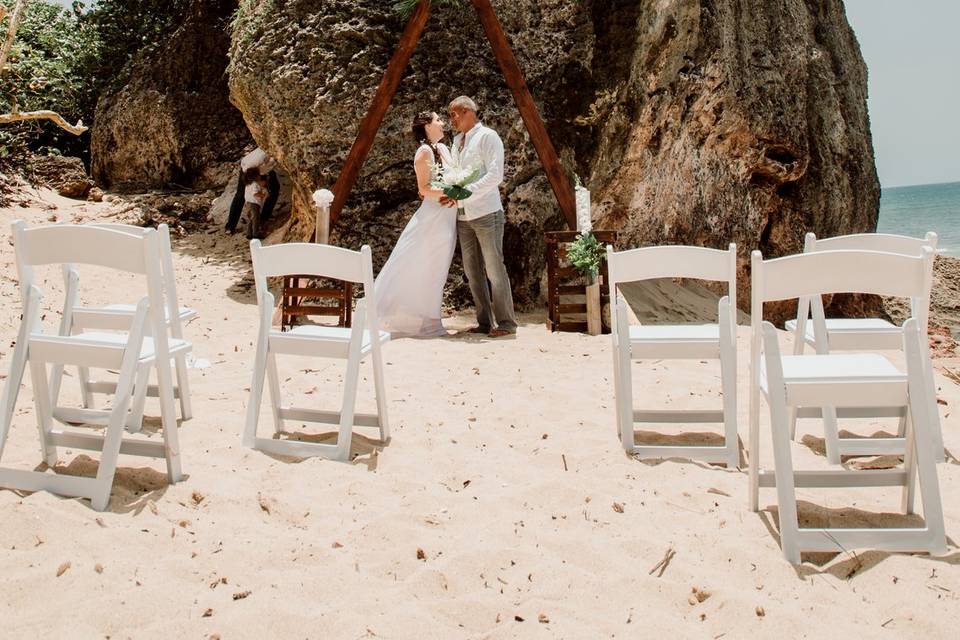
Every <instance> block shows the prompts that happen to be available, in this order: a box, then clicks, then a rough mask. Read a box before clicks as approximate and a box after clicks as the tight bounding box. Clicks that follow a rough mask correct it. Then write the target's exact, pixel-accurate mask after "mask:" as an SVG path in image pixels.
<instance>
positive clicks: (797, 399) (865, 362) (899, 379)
mask: <svg viewBox="0 0 960 640" xmlns="http://www.w3.org/2000/svg"><path fill="white" fill-rule="evenodd" d="M781 363H782V366H783V384H784V387H785V388H786V393H787V401H788V403H789V404H790V405H792V406H801V407H802V406H818V405H820V404H824V403H823V402H822V400H823V399H824V398H827V397H830V396H833V398H834V399H833V405H832V406H837V407H864V406H874V405H876V404H877V402H876V399H877V397H884V398H886V399H887V400H889V402H890V406H894V405H901V404H904V403H905V402H906V390H907V374H906V373H903V372H902V371H900V370H899V369H897V368H896V367H895V366H894V365H893V364H892V363H891V362H890V361H889V360H887V359H886V358H884V357H883V356H880V355H877V354H873V353H854V354H842V355H836V354H829V355H810V356H781ZM760 376H761V378H760V389H761V391H762V392H763V394H764V395H769V387H768V378H767V367H766V362H765V361H761V363H760ZM817 398H820V399H821V402H820V403H818V402H816V399H817ZM827 404H829V403H827Z"/></svg>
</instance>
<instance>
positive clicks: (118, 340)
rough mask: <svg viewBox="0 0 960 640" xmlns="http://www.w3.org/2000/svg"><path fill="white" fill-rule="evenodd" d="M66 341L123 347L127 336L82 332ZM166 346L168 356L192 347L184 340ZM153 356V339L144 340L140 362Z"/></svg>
mask: <svg viewBox="0 0 960 640" xmlns="http://www.w3.org/2000/svg"><path fill="white" fill-rule="evenodd" d="M68 339H74V340H80V341H83V342H86V343H93V344H99V345H104V346H113V345H120V346H124V345H126V344H127V336H126V335H125V334H122V333H109V332H103V331H84V332H83V333H78V334H76V335H73V336H69V338H68ZM167 344H168V345H169V347H170V355H171V356H172V355H175V354H177V353H180V352H186V351H190V350H191V349H192V348H193V345H192V344H191V343H189V342H187V341H186V340H178V339H177V338H169V339H168V340H167ZM154 354H155V348H154V345H153V338H146V337H145V338H144V339H143V346H142V347H141V348H140V360H141V361H142V360H152V359H153V357H154Z"/></svg>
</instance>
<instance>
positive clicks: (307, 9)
mask: <svg viewBox="0 0 960 640" xmlns="http://www.w3.org/2000/svg"><path fill="white" fill-rule="evenodd" d="M390 4H391V3H389V2H382V1H381V0H289V1H288V2H284V3H273V2H265V1H252V2H249V3H243V4H242V6H241V9H240V11H239V13H238V16H237V18H236V20H235V21H234V23H233V44H232V49H231V68H230V91H231V99H232V101H233V102H234V104H236V105H237V107H239V109H240V110H241V111H242V112H243V114H244V118H245V120H246V122H247V124H248V126H249V128H250V130H251V132H252V133H253V135H254V138H255V139H256V140H257V142H258V143H259V144H260V145H261V146H263V147H265V148H266V149H268V150H269V151H270V152H271V153H272V154H274V155H275V156H276V157H277V158H278V159H279V162H280V164H281V165H282V166H283V168H284V169H285V170H286V171H287V172H288V173H289V174H290V176H291V180H292V183H293V200H294V222H293V224H292V225H291V227H290V231H289V234H290V235H291V236H294V237H300V238H305V237H308V236H309V235H310V234H311V233H312V219H313V213H312V211H311V210H310V205H309V194H310V192H312V191H313V190H314V189H316V188H319V187H330V186H332V184H333V183H334V181H335V179H336V177H337V174H338V171H339V169H340V167H341V165H342V162H343V159H344V157H345V156H346V154H347V152H348V150H349V148H350V146H351V144H352V142H353V139H354V136H355V135H356V132H357V129H358V124H359V121H360V120H361V119H362V117H363V116H364V114H365V112H366V109H367V107H368V105H369V102H370V99H371V97H372V96H373V93H374V91H375V89H376V87H377V84H378V82H379V81H380V79H381V76H382V74H383V71H384V69H385V68H386V65H387V63H388V62H389V59H390V56H391V54H392V52H393V49H394V47H395V46H396V44H397V42H398V40H399V36H400V33H401V32H402V29H403V22H402V21H401V20H400V19H399V18H397V17H396V16H395V15H393V14H392V13H391V12H390ZM493 4H494V6H495V8H496V10H497V13H498V15H499V18H500V21H501V22H502V23H503V26H504V29H505V31H506V33H507V34H508V37H509V38H510V40H511V42H512V45H513V48H514V52H515V53H516V55H517V58H518V60H519V62H520V65H521V68H522V69H523V70H524V72H525V74H526V78H527V82H528V85H529V86H530V89H531V91H532V93H533V95H534V98H535V99H536V101H537V103H538V106H539V107H540V110H541V113H542V115H543V117H544V119H545V121H546V123H547V127H548V129H549V130H550V131H551V134H552V137H553V141H554V144H555V145H556V147H557V149H558V151H559V153H560V155H561V158H562V160H563V161H564V163H565V164H566V165H567V166H568V167H569V169H570V170H571V171H575V172H576V173H577V174H579V175H580V177H581V178H582V179H583V181H584V183H585V184H586V185H587V186H588V187H589V188H590V189H591V190H593V192H594V197H593V200H594V203H595V214H594V218H595V223H594V226H595V227H596V228H613V229H617V230H619V231H620V232H621V238H622V246H624V247H633V246H640V245H649V244H662V243H686V244H699V245H704V246H712V247H726V245H727V243H729V242H736V243H737V244H738V246H739V247H740V257H741V272H742V275H743V276H747V275H748V273H747V265H748V261H749V252H750V250H752V249H757V248H759V249H760V250H761V251H763V253H764V255H767V256H776V255H782V254H786V253H791V252H796V251H799V250H800V249H801V248H802V237H803V233H804V231H806V230H813V231H815V232H816V233H817V234H818V235H821V236H827V235H835V234H839V233H849V232H860V231H870V230H873V229H874V228H875V225H876V217H877V210H878V203H879V182H878V180H877V176H876V171H875V167H874V161H873V149H872V142H871V137H870V130H869V121H868V117H867V109H866V68H865V65H864V63H863V60H862V58H861V55H860V51H859V47H858V45H857V42H856V40H855V37H854V34H853V32H852V30H851V29H850V27H849V25H848V24H847V21H846V17H845V14H844V9H843V4H842V2H841V0H822V1H821V2H809V1H806V0H783V1H782V2H776V3H770V2H766V1H765V0H700V1H695V0H660V1H658V2H622V1H619V0H586V1H579V0H576V1H575V0H494V3H493ZM462 93H467V94H471V95H472V96H473V97H475V98H476V100H477V102H478V103H479V104H480V106H481V109H482V111H483V117H484V120H485V122H486V123H487V124H488V125H490V126H492V127H493V128H495V129H497V130H498V131H499V132H500V134H501V136H502V137H503V139H504V142H505V145H506V149H507V165H508V168H507V174H506V183H505V185H504V187H503V193H504V196H505V198H506V203H507V230H506V235H505V252H506V254H507V262H508V269H509V271H510V275H511V279H512V281H513V283H514V289H515V296H516V298H517V299H518V300H520V301H521V302H536V301H540V300H542V298H543V287H542V274H543V270H544V248H543V240H542V233H543V231H544V230H551V229H560V228H563V225H564V222H563V219H562V217H561V216H560V214H559V212H558V210H557V207H556V204H555V201H554V199H553V196H552V193H551V191H550V189H549V186H548V184H547V182H546V178H545V176H544V174H543V172H542V170H541V169H540V167H539V163H538V162H537V159H536V155H535V152H534V150H533V147H532V145H531V144H530V143H529V140H528V138H527V135H526V132H525V129H524V127H523V125H522V121H521V120H520V117H519V113H518V112H517V110H516V108H515V106H514V104H513V101H512V98H511V97H510V93H509V91H508V89H507V87H506V86H505V84H504V81H503V80H502V78H501V76H500V73H499V69H498V68H497V65H496V63H495V61H494V59H493V56H492V54H491V53H490V49H489V45H488V44H487V41H486V38H485V37H484V35H483V32H482V29H481V27H480V25H479V22H478V20H477V19H476V17H475V14H474V11H473V9H472V8H471V7H470V3H469V2H466V3H463V4H461V5H460V6H459V7H442V8H437V9H435V10H434V12H433V16H432V17H431V20H430V23H429V25H428V27H427V31H426V33H425V34H424V37H423V38H422V40H421V42H420V45H419V48H418V50H417V52H416V53H415V54H414V57H413V60H412V62H411V65H410V68H409V70H408V72H407V74H406V76H405V77H404V80H403V83H402V85H401V88H400V91H399V93H398V95H397V97H396V98H395V100H394V103H393V105H394V106H393V107H392V108H391V110H390V112H389V113H388V115H387V119H386V121H385V123H384V125H383V127H382V128H381V131H380V133H379V135H378V137H377V140H376V142H375V144H374V148H373V151H372V153H371V156H370V158H369V159H368V160H367V163H366V164H365V166H364V168H363V172H362V174H361V178H360V180H359V181H358V183H357V186H356V188H355V190H354V192H353V195H352V196H351V199H350V201H349V203H348V206H347V208H346V210H345V211H344V213H343V215H342V217H341V219H340V221H339V222H338V223H337V225H336V227H335V228H334V230H333V236H332V241H333V242H336V243H338V244H342V245H345V246H358V245H360V244H362V243H370V244H371V245H373V246H374V251H375V255H376V261H377V263H378V265H379V264H382V262H383V260H385V258H386V255H387V254H388V253H389V249H390V247H391V246H392V245H393V243H394V241H395V239H396V237H397V236H398V234H399V233H400V231H401V230H402V228H403V226H404V224H405V223H406V221H407V219H408V218H409V216H410V215H411V214H412V213H413V211H414V210H415V209H416V207H417V205H418V199H417V196H416V193H415V182H414V178H413V173H412V167H411V160H412V155H413V152H414V150H415V146H416V145H415V144H414V142H413V141H412V139H411V138H410V135H409V134H408V130H409V125H408V123H409V121H410V119H411V117H412V116H413V114H414V113H415V112H417V111H419V110H423V109H433V110H437V111H440V112H443V111H445V105H446V104H447V103H448V102H449V100H450V99H451V98H453V97H455V96H457V95H459V94H462ZM454 273H455V276H454V278H453V280H452V281H451V282H452V284H451V287H452V288H453V289H454V290H455V292H456V293H458V294H459V295H460V296H464V297H465V296H466V293H465V289H464V288H463V285H462V282H461V281H460V280H459V278H458V276H457V275H456V274H458V273H459V271H457V270H456V269H455V272H454ZM741 285H742V291H741V296H740V300H741V303H742V304H743V305H748V304H749V297H748V296H746V295H742V294H744V293H746V291H747V287H748V278H747V277H743V278H742V280H741ZM457 299H458V297H457V296H455V297H454V300H457Z"/></svg>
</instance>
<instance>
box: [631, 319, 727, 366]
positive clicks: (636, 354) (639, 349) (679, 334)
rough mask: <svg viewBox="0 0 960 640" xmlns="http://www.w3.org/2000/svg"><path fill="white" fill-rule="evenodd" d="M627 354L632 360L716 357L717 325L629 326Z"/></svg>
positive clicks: (717, 351) (718, 343) (718, 345)
mask: <svg viewBox="0 0 960 640" xmlns="http://www.w3.org/2000/svg"><path fill="white" fill-rule="evenodd" d="M630 357H631V358H633V359H635V360H640V359H649V358H663V359H671V360H672V359H698V358H719V357H720V327H719V325H716V324H672V325H664V324H661V325H656V324H651V325H640V326H631V327H630Z"/></svg>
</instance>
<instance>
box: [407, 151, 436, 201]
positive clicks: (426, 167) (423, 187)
mask: <svg viewBox="0 0 960 640" xmlns="http://www.w3.org/2000/svg"><path fill="white" fill-rule="evenodd" d="M432 161H433V154H432V153H430V151H428V150H427V149H426V148H424V149H423V150H422V151H421V152H420V153H418V154H417V157H416V159H415V160H414V162H413V167H414V169H416V172H417V186H418V187H419V190H420V195H421V196H423V197H424V198H429V199H431V200H439V199H440V198H441V197H443V191H441V190H440V189H434V188H433V187H431V186H430V178H431V174H430V165H431V163H432Z"/></svg>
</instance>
